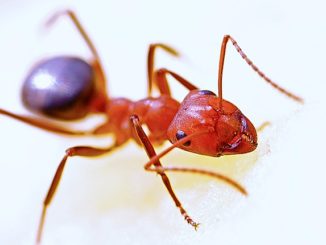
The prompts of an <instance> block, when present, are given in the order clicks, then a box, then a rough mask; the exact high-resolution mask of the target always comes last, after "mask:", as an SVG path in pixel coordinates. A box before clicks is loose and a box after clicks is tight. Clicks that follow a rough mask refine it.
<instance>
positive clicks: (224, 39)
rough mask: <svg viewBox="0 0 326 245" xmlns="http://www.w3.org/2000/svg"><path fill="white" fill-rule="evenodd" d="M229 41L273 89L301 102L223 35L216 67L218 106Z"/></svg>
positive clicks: (236, 44) (233, 41)
mask: <svg viewBox="0 0 326 245" xmlns="http://www.w3.org/2000/svg"><path fill="white" fill-rule="evenodd" d="M229 40H230V41H231V42H232V44H233V46H234V47H235V49H236V50H237V51H238V53H239V54H240V55H241V57H242V58H243V59H244V60H245V61H246V62H247V64H248V65H249V66H250V67H251V68H252V69H253V70H254V71H255V72H256V73H258V75H259V76H260V77H262V78H263V79H264V80H265V81H266V82H267V83H269V84H270V85H272V86H273V87H274V88H275V89H277V90H278V91H280V92H281V93H283V94H285V95H286V96H288V97H290V98H291V99H293V100H295V101H297V102H299V103H303V99H302V98H301V97H299V96H296V95H295V94H292V93H291V92H289V91H287V90H286V89H284V88H282V87H280V86H279V85H278V84H276V83H275V82H273V81H272V80H271V79H270V78H269V77H267V76H266V75H265V74H264V73H263V72H262V71H261V70H260V69H259V68H258V67H257V66H256V65H255V64H254V63H253V62H252V61H251V60H250V59H249V58H248V56H247V55H246V54H245V53H244V52H243V51H242V49H241V48H240V46H239V45H238V43H237V42H236V41H235V40H234V39H233V38H232V37H231V36H230V35H225V36H224V38H223V41H222V45H221V52H220V61H219V69H218V97H219V99H220V101H219V107H220V108H222V100H223V99H222V77H223V68H224V59H225V52H226V45H227V42H228V41H229Z"/></svg>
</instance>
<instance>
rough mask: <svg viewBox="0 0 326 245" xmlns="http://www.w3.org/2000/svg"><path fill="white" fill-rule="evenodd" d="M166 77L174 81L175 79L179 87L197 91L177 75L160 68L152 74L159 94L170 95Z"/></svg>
mask: <svg viewBox="0 0 326 245" xmlns="http://www.w3.org/2000/svg"><path fill="white" fill-rule="evenodd" d="M167 75H170V76H172V77H173V78H174V79H176V80H177V81H178V82H179V83H180V84H181V85H183V86H184V87H185V88H186V89H188V90H195V89H198V88H197V87H196V86H195V85H193V84H192V83H191V82H189V81H188V80H186V79H185V78H183V77H181V76H180V75H178V74H177V73H175V72H173V71H170V70H168V69H165V68H161V69H158V70H157V71H155V72H154V74H153V78H154V79H155V81H156V83H157V86H158V88H159V90H160V93H161V94H168V95H171V92H170V88H169V85H168V82H167V78H166V76H167Z"/></svg>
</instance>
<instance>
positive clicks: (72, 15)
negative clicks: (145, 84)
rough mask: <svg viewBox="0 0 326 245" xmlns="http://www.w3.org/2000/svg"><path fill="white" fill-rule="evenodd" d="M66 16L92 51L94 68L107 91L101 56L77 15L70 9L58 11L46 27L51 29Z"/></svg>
mask: <svg viewBox="0 0 326 245" xmlns="http://www.w3.org/2000/svg"><path fill="white" fill-rule="evenodd" d="M63 15H66V16H68V17H69V18H70V20H71V21H72V23H73V24H74V25H75V27H76V28H77V30H78V32H79V33H80V35H81V36H82V38H83V39H84V41H85V42H86V45H87V46H88V48H89V50H90V51H91V53H92V55H93V59H94V61H93V62H92V63H93V67H95V68H96V69H95V71H96V73H97V75H98V77H99V78H100V79H99V82H100V83H101V84H100V86H101V89H103V90H102V91H106V77H105V74H104V70H103V68H102V65H101V59H100V56H99V54H98V52H97V50H96V48H95V45H94V44H93V42H92V40H91V38H90V37H89V35H88V34H87V33H86V31H85V29H84V28H83V26H82V25H81V23H80V21H79V20H78V18H77V16H76V14H75V13H74V12H73V11H72V10H70V9H65V10H62V11H58V12H56V13H54V14H53V15H52V16H51V17H50V18H49V19H48V20H47V21H46V22H45V26H46V27H49V26H51V25H52V24H53V23H54V22H55V21H56V20H57V19H58V18H59V17H61V16H63Z"/></svg>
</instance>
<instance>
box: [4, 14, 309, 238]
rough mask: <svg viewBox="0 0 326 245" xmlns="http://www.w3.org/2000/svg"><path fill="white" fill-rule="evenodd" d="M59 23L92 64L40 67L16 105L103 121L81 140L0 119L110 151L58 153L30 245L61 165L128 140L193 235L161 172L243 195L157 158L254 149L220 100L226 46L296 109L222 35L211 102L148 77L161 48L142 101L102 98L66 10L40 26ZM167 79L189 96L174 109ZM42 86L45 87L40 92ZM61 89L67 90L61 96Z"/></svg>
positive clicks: (94, 67)
mask: <svg viewBox="0 0 326 245" xmlns="http://www.w3.org/2000/svg"><path fill="white" fill-rule="evenodd" d="M61 15H66V16H68V17H69V18H70V19H71V20H72V22H73V23H74V24H75V26H76V28H77V30H78V31H79V32H80V34H81V35H82V37H83V39H84V40H85V42H86V44H87V45H88V47H89V49H90V51H91V52H92V54H93V60H92V61H91V62H89V63H88V62H86V61H83V60H81V59H80V58H75V57H65V56H59V57H54V58H50V59H47V60H44V61H43V62H40V63H39V64H38V65H37V66H36V67H34V68H33V69H32V71H31V73H30V74H29V76H28V77H27V78H26V80H25V83H24V87H23V93H22V97H23V101H24V104H25V105H26V107H27V108H28V109H30V110H32V111H34V112H37V113H39V114H43V115H44V116H48V117H52V118H56V119H63V120H75V119H80V118H84V117H85V116H86V115H87V114H90V113H101V114H104V115H105V116H106V118H107V120H106V122H105V123H104V124H102V125H99V126H97V127H96V128H95V129H94V130H92V131H90V132H83V131H73V130H70V129H68V128H64V127H61V126H60V127H59V126H58V125H56V124H54V123H52V122H50V121H48V120H43V119H40V118H32V117H27V116H21V115H17V114H14V113H12V112H9V111H7V110H3V109H0V114H3V115H7V116H9V117H12V118H14V119H17V120H20V121H22V122H25V123H28V124H30V125H32V126H35V127H38V128H42V129H44V130H48V131H51V132H55V133H61V134H68V135H76V136H81V135H94V136H96V135H103V134H112V135H113V136H114V138H115V143H114V144H113V145H112V146H109V147H107V148H97V147H92V146H75V147H71V148H69V149H67V150H66V153H65V155H64V156H63V158H62V160H61V162H60V164H59V166H58V168H57V171H56V173H55V175H54V178H53V180H52V183H51V185H50V188H49V191H48V193H47V195H46V197H45V199H44V203H43V210H42V215H41V219H40V223H39V228H38V232H37V243H40V241H41V235H42V231H43V226H44V221H45V216H46V211H47V207H48V206H49V204H50V203H51V200H52V198H53V196H54V193H55V191H56V189H57V187H58V184H59V182H60V179H61V176H62V173H63V170H64V167H65V165H66V163H67V160H68V158H70V157H73V156H82V157H93V156H99V155H102V154H106V153H108V152H111V151H113V150H115V149H117V148H118V147H119V146H121V145H123V144H124V143H126V142H127V141H128V140H129V139H133V140H135V141H136V142H137V143H138V144H140V145H142V146H143V147H144V148H145V150H146V153H147V155H148V157H149V158H150V161H149V162H148V163H146V164H145V166H144V168H145V170H146V171H151V172H155V173H158V174H159V175H160V176H161V178H162V181H163V183H164V185H165V186H166V188H167V190H168V192H169V194H170V196H171V197H172V199H173V201H174V203H175V205H176V206H177V207H178V208H179V210H180V212H181V214H182V215H183V216H184V218H185V219H186V221H187V222H188V223H189V224H191V225H192V226H193V227H194V228H197V226H198V223H196V222H194V221H193V219H192V218H191V217H190V216H189V215H188V214H187V212H186V210H185V209H184V208H183V206H182V204H181V202H180V201H179V199H178V198H177V196H176V194H175V193H174V191H173V188H172V186H171V184H170V181H169V178H168V176H167V175H166V173H165V172H167V171H174V172H184V173H186V172H188V173H194V174H202V175H207V176H211V177H213V178H217V179H220V180H223V181H225V182H226V183H228V184H230V185H231V186H233V187H234V188H236V189H237V190H238V191H240V192H241V193H242V194H244V195H246V194H247V192H246V190H245V189H244V188H243V187H242V186H241V185H240V184H238V183H237V182H236V181H234V180H232V179H230V178H228V177H227V176H224V175H222V174H220V173H217V172H213V171H208V170H203V169H197V168H186V167H163V165H162V164H161V162H160V158H161V157H162V156H163V155H165V154H167V153H168V152H170V151H171V150H172V149H173V148H175V147H178V148H181V149H183V150H186V151H189V152H194V153H197V154H201V155H208V156H214V157H219V156H222V155H230V154H242V153H247V152H251V151H253V150H255V149H256V147H257V133H256V129H255V127H254V126H253V124H252V123H251V122H250V120H249V119H248V118H247V117H246V116H245V115H244V114H243V113H242V112H241V111H240V110H239V109H238V108H237V107H236V106H235V105H234V104H232V103H231V102H228V101H226V100H224V99H223V97H222V77H223V66H224V59H225V52H226V45H227V42H228V41H231V42H232V44H233V46H234V47H235V48H236V50H237V51H238V52H239V53H240V55H241V56H242V58H243V59H244V60H245V61H246V62H247V63H248V65H249V66H251V67H252V68H253V70H254V71H256V72H257V73H258V75H259V76H261V77H262V78H263V79H264V80H265V81H266V82H268V83H270V84H271V85H272V86H273V87H274V88H276V89H278V90H279V91H280V92H282V93H284V94H285V95H287V96H288V97H290V98H292V99H294V100H295V101H298V102H301V103H302V102H303V100H302V99H301V98H300V97H298V96H296V95H294V94H292V93H290V92H288V91H286V90H285V89H283V88H281V87H279V86H278V85H277V84H275V83H274V82H273V81H271V80H270V79H269V78H268V77H266V76H265V75H264V74H263V73H262V72H261V71H260V70H259V69H258V68H257V67H256V66H255V65H254V64H253V63H252V61H251V60H249V59H248V57H247V56H246V55H245V54H244V53H243V51H242V50H241V48H240V47H239V45H238V44H237V43H236V41H235V40H234V39H233V38H232V37H231V36H229V35H226V36H224V38H223V41H222V47H221V53H220V60H219V71H218V96H217V95H216V94H215V93H213V92H211V91H209V90H199V89H198V88H197V87H196V86H194V85H193V84H192V83H190V82H189V81H187V80H186V79H184V78H183V77H181V76H180V75H178V74H176V73H175V72H172V71H170V70H167V69H164V68H162V69H157V70H156V69H154V54H155V50H156V48H161V49H163V50H165V51H166V52H168V53H170V54H171V55H174V56H178V55H179V54H178V52H177V51H176V50H174V49H173V48H171V47H169V46H167V45H165V44H152V45H151V46H150V48H149V52H148V97H147V98H145V99H142V100H139V101H131V100H129V99H126V98H110V97H109V96H108V95H107V92H106V79H105V75H104V72H103V69H102V67H101V62H100V58H99V55H98V53H97V51H96V49H95V46H94V45H93V44H92V42H91V40H90V38H89V37H88V35H87V34H86V32H85V30H84V29H83V27H82V26H81V24H80V22H79V21H78V19H77V17H76V15H75V14H74V13H73V12H72V11H70V10H65V11H62V12H58V13H56V14H55V15H54V16H53V17H51V18H50V20H49V22H48V24H51V23H52V22H54V21H55V20H56V19H57V18H58V17H59V16H61ZM167 75H170V76H172V77H173V78H174V79H175V80H176V81H178V82H179V83H180V84H182V85H183V86H184V87H185V88H187V89H188V90H189V94H188V95H187V96H186V97H185V99H184V100H183V101H182V103H181V104H180V103H179V102H178V101H177V100H175V99H174V98H172V96H171V92H170V88H169V85H168V81H167ZM42 79H43V80H42ZM53 81H55V82H53ZM40 83H41V84H40ZM44 84H47V87H46V86H44ZM62 87H65V88H67V87H68V88H69V91H67V89H66V90H64V89H62ZM154 87H156V88H157V89H158V91H159V93H160V95H159V96H158V97H152V96H151V94H152V90H153V88H154ZM143 125H146V126H147V128H148V130H149V135H147V134H146V133H145V131H144V130H143ZM166 140H169V141H170V142H171V143H172V145H171V146H170V147H169V148H167V149H166V150H164V151H163V152H161V153H160V154H156V152H155V150H154V147H153V145H152V144H161V143H163V142H164V141H166Z"/></svg>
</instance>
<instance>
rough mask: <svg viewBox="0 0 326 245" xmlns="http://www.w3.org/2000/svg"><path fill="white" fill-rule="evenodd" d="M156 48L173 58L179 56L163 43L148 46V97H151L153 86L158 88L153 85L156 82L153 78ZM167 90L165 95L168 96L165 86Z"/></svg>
mask: <svg viewBox="0 0 326 245" xmlns="http://www.w3.org/2000/svg"><path fill="white" fill-rule="evenodd" d="M157 48H161V49H163V50H164V51H166V52H167V53H169V54H171V55H173V56H176V57H179V56H180V54H179V53H178V51H176V50H175V49H174V48H172V47H170V46H168V45H166V44H163V43H155V44H151V45H150V46H149V49H148V55H147V81H148V92H147V93H148V96H150V95H151V93H152V89H153V86H155V85H156V86H158V85H157V84H156V83H155V82H156V80H155V78H154V57H155V50H156V49H157ZM166 85H167V84H166ZM160 90H161V89H160ZM167 90H168V93H167V94H170V89H169V87H168V86H167Z"/></svg>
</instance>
